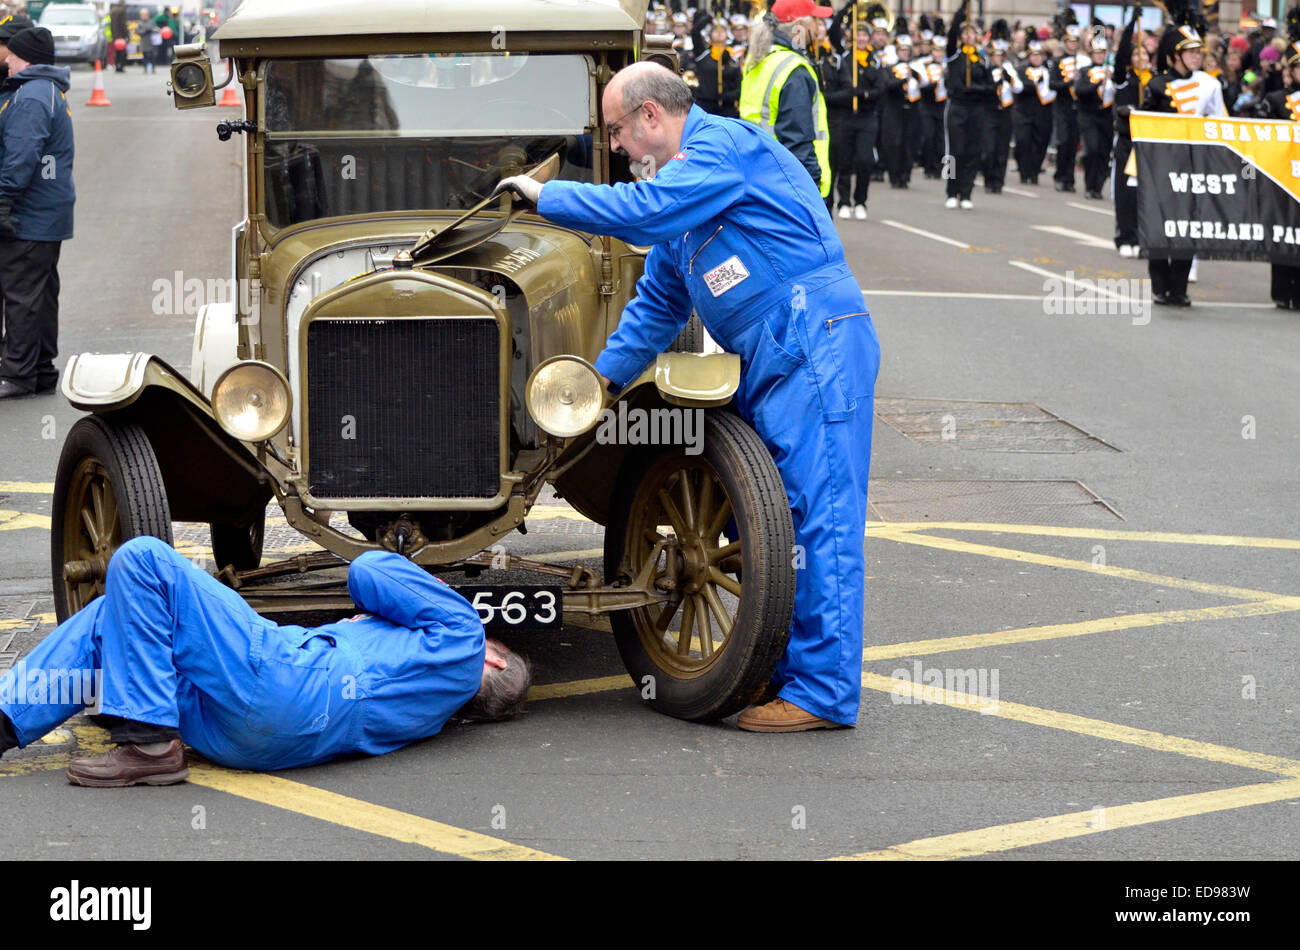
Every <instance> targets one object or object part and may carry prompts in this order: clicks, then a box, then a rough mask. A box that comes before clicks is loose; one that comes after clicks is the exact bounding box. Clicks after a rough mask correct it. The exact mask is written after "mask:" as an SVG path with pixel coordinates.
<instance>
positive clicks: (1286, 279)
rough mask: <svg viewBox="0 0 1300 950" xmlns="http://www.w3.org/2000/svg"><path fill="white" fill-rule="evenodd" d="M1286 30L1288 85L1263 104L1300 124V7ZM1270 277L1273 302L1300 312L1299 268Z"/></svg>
mask: <svg viewBox="0 0 1300 950" xmlns="http://www.w3.org/2000/svg"><path fill="white" fill-rule="evenodd" d="M1286 28H1287V34H1288V36H1289V37H1290V40H1291V45H1290V46H1288V47H1287V48H1286V59H1285V63H1286V73H1285V79H1286V85H1285V86H1283V87H1282V88H1281V89H1278V90H1276V91H1274V92H1270V93H1269V94H1268V95H1267V96H1265V97H1264V104H1265V106H1266V107H1267V108H1268V115H1269V117H1270V118H1274V119H1286V120H1287V121H1288V122H1300V7H1292V8H1291V9H1290V10H1288V11H1287V13H1286ZM1298 128H1300V127H1298ZM1292 137H1293V138H1294V134H1293V136H1292ZM1271 276H1272V280H1271V282H1270V284H1271V286H1270V288H1269V290H1270V293H1271V296H1272V298H1273V302H1274V303H1275V304H1277V305H1278V306H1279V307H1281V308H1282V309H1283V310H1300V266H1297V265H1294V264H1273V265H1272V275H1271Z"/></svg>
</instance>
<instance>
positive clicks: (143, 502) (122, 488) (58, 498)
mask: <svg viewBox="0 0 1300 950" xmlns="http://www.w3.org/2000/svg"><path fill="white" fill-rule="evenodd" d="M143 535H149V536H152V537H155V538H160V539H162V540H163V541H166V542H167V543H168V544H171V543H172V521H171V509H170V508H169V506H168V504H167V491H166V489H165V487H164V486H163V479H162V472H161V471H160V469H159V467H158V458H157V456H156V455H155V454H154V450H153V446H152V445H151V444H150V443H149V437H148V436H147V435H145V432H144V430H143V429H141V428H140V427H139V426H137V425H133V424H130V423H125V422H120V421H118V420H116V419H113V418H112V417H111V416H87V417H86V418H84V419H82V420H81V421H79V422H78V423H77V424H76V425H74V426H73V427H72V430H71V431H70V432H69V433H68V438H67V440H66V441H65V442H64V443H63V452H62V453H61V454H60V456H59V467H58V471H57V473H56V474H55V477H54V500H53V506H52V511H51V515H50V567H51V572H52V574H53V578H52V579H53V582H54V610H55V614H56V616H57V617H58V620H59V623H62V622H63V621H65V620H67V619H68V618H69V617H71V616H72V615H73V614H75V613H76V612H77V611H79V610H81V609H82V608H83V607H85V606H86V605H87V604H88V603H90V602H91V601H92V600H94V599H95V598H96V597H99V596H100V595H101V594H103V593H104V582H105V580H106V578H107V576H108V562H109V560H110V559H111V558H112V556H113V552H114V551H116V550H117V549H118V548H119V547H121V546H122V545H123V544H125V543H126V542H127V541H129V540H130V539H131V538H136V537H141V536H143Z"/></svg>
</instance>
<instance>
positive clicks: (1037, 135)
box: [1012, 39, 1056, 185]
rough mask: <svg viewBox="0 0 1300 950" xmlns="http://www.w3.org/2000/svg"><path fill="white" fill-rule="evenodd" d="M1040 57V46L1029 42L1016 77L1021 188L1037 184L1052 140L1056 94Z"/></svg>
mask: <svg viewBox="0 0 1300 950" xmlns="http://www.w3.org/2000/svg"><path fill="white" fill-rule="evenodd" d="M1044 59H1045V56H1044V53H1043V44H1042V43H1040V42H1039V41H1038V40H1037V39H1032V40H1030V41H1029V44H1028V54H1027V57H1026V59H1025V62H1024V65H1022V66H1021V68H1020V69H1019V71H1018V73H1019V75H1020V77H1021V83H1022V86H1021V91H1020V93H1019V94H1018V95H1017V96H1016V106H1015V114H1014V115H1013V116H1012V126H1013V128H1014V134H1015V140H1016V169H1017V171H1019V172H1020V183H1021V184H1022V185H1036V184H1038V176H1039V175H1041V174H1042V172H1043V159H1044V158H1045V157H1046V155H1047V143H1048V142H1049V141H1050V140H1051V138H1052V108H1053V106H1052V103H1053V102H1054V101H1055V99H1056V93H1055V92H1053V91H1052V87H1051V85H1050V83H1049V72H1048V67H1047V65H1046V63H1045V62H1044Z"/></svg>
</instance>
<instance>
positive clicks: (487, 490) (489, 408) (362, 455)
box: [306, 317, 501, 499]
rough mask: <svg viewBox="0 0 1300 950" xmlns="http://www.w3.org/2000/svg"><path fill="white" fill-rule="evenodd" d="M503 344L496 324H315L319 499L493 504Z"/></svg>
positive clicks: (311, 331) (310, 389)
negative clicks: (467, 500)
mask: <svg viewBox="0 0 1300 950" xmlns="http://www.w3.org/2000/svg"><path fill="white" fill-rule="evenodd" d="M499 346H500V339H499V332H498V329H497V324H496V321H495V320H492V319H490V318H474V317H469V318H467V317H461V318H454V319H446V318H444V319H404V320H332V319H320V320H314V321H312V322H311V323H310V324H309V325H308V330H307V384H306V394H307V411H308V420H309V421H308V427H307V428H308V438H309V440H310V441H309V442H308V445H307V452H308V462H307V464H308V471H307V476H308V481H309V482H310V485H311V493H312V495H313V496H314V497H316V498H330V499H335V498H340V499H346V498H424V497H429V498H492V497H494V496H495V495H496V494H497V492H498V490H499V488H500V425H501V422H500V420H501V412H500V395H499V389H498V372H499V368H498V365H499V364H498V358H499V357H498V353H499V349H498V348H499Z"/></svg>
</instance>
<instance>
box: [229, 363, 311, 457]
mask: <svg viewBox="0 0 1300 950" xmlns="http://www.w3.org/2000/svg"><path fill="white" fill-rule="evenodd" d="M292 405H293V398H292V396H291V395H290V394H289V382H288V380H286V379H285V378H284V376H283V374H281V372H280V371H279V370H278V369H276V368H275V367H274V366H272V365H271V364H270V363H262V362H259V361H252V360H250V361H248V362H245V363H236V364H235V365H234V366H232V367H230V369H228V370H226V371H225V372H224V373H222V374H221V376H219V377H218V378H217V382H216V385H215V386H213V387H212V413H213V415H215V416H216V417H217V422H218V423H219V424H220V425H221V428H223V429H225V430H226V431H227V432H228V433H230V434H231V435H233V436H234V437H235V438H236V439H238V440H239V441H241V442H264V441H266V440H267V439H269V438H270V437H271V436H273V435H275V434H276V433H277V432H279V431H280V430H281V429H283V428H284V426H285V423H287V422H288V421H289V409H290V407H291V406H292Z"/></svg>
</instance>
